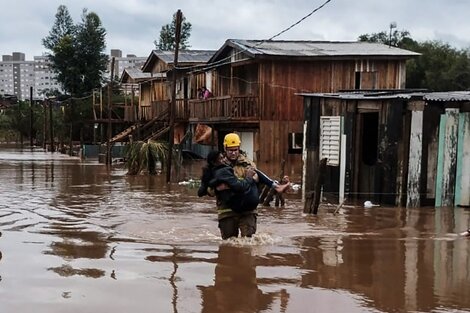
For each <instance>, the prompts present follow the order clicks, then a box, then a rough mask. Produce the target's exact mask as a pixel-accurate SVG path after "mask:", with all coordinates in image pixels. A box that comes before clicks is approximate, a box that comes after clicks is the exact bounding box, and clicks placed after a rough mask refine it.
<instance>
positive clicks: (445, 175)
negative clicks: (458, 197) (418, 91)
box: [436, 109, 459, 207]
mask: <svg viewBox="0 0 470 313" xmlns="http://www.w3.org/2000/svg"><path fill="white" fill-rule="evenodd" d="M458 120H459V110H458V109H446V113H445V118H442V120H441V128H440V131H439V162H438V179H437V181H436V206H437V207H440V206H453V205H454V196H455V195H454V193H455V172H456V166H457V139H458ZM442 121H443V123H444V124H442ZM441 132H442V136H441ZM441 148H442V150H441Z"/></svg>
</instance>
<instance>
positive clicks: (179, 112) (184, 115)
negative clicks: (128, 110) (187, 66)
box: [139, 96, 259, 121]
mask: <svg viewBox="0 0 470 313" xmlns="http://www.w3.org/2000/svg"><path fill="white" fill-rule="evenodd" d="M168 105H169V100H164V101H152V103H151V105H150V106H142V107H140V112H139V113H140V117H141V119H143V120H151V119H152V118H153V117H155V116H158V115H160V113H162V112H164V111H166V110H167V109H168ZM258 117H259V103H258V97H254V96H222V97H214V98H210V99H206V100H184V99H177V100H176V108H175V120H177V121H178V120H180V121H187V120H188V119H191V120H196V121H218V120H243V121H251V120H257V119H258Z"/></svg>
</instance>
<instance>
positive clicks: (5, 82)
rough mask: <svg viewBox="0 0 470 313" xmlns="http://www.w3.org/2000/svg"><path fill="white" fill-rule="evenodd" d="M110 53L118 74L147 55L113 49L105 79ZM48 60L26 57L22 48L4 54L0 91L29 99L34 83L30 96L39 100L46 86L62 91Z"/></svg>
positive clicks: (0, 63) (42, 96)
mask: <svg viewBox="0 0 470 313" xmlns="http://www.w3.org/2000/svg"><path fill="white" fill-rule="evenodd" d="M112 57H114V60H115V62H114V76H115V77H118V78H119V77H121V74H122V72H123V71H124V69H125V68H136V69H139V70H140V68H141V67H142V65H143V64H144V63H145V61H146V60H147V58H146V57H137V56H135V55H132V54H128V55H127V56H125V57H123V56H122V52H121V50H119V49H112V50H111V56H110V58H109V60H110V63H109V65H108V72H107V73H106V74H105V75H106V78H108V79H109V73H110V72H109V71H110V67H111V58H112ZM49 64H50V63H49V60H48V59H47V57H46V56H35V57H34V58H33V61H27V60H26V59H25V54H24V53H22V52H13V53H12V54H11V55H3V56H2V60H1V61H0V94H2V95H15V96H16V97H17V98H18V99H19V100H29V98H30V88H31V87H33V99H35V100H42V99H44V98H45V97H46V96H45V94H44V93H45V92H46V91H47V90H58V91H59V92H61V93H62V92H63V90H62V88H61V86H60V84H59V83H58V82H57V81H56V79H55V77H56V75H55V73H54V72H53V71H52V69H51V67H50V65H49Z"/></svg>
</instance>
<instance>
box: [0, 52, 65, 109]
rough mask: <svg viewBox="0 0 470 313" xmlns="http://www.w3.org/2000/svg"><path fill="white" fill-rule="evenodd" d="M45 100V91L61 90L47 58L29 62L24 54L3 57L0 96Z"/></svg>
mask: <svg viewBox="0 0 470 313" xmlns="http://www.w3.org/2000/svg"><path fill="white" fill-rule="evenodd" d="M31 87H33V95H32V96H33V99H44V97H45V95H44V91H45V90H46V89H50V90H61V89H60V85H59V84H58V83H57V82H56V80H55V74H54V73H53V72H52V70H51V69H50V67H49V65H48V61H47V58H46V57H45V56H37V57H34V60H33V61H27V60H26V59H25V54H24V53H22V52H13V53H12V55H3V56H2V61H0V94H5V95H15V96H16V97H17V98H18V99H19V100H29V98H30V97H31Z"/></svg>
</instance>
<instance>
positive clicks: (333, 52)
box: [211, 39, 420, 61]
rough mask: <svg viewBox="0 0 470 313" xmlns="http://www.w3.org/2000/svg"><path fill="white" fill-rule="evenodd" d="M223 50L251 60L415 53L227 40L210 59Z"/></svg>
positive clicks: (377, 46)
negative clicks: (244, 55) (229, 50)
mask: <svg viewBox="0 0 470 313" xmlns="http://www.w3.org/2000/svg"><path fill="white" fill-rule="evenodd" d="M227 47H232V48H236V49H238V50H241V51H243V52H244V53H246V54H248V55H249V56H251V57H253V58H255V57H304V58H305V57H308V58H339V57H342V58H344V57H361V56H364V57H365V56H368V57H370V56H375V57H388V58H403V57H405V58H410V57H415V56H419V55H420V54H419V53H416V52H413V51H409V50H405V49H400V48H396V47H390V46H387V45H384V44H381V43H370V42H359V41H300V40H268V41H265V40H242V39H228V40H227V41H226V42H225V44H224V46H223V47H222V48H221V49H219V51H218V52H217V53H216V55H214V57H213V58H212V59H211V61H214V60H216V59H217V57H218V56H219V55H220V54H221V52H222V51H224V50H225V49H227Z"/></svg>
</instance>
